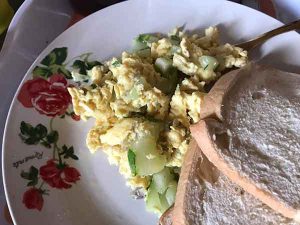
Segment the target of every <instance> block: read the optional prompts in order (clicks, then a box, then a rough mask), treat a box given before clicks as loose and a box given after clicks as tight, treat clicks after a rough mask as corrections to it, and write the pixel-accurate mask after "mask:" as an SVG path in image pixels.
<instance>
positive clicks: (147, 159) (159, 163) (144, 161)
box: [136, 152, 167, 176]
mask: <svg viewBox="0 0 300 225" xmlns="http://www.w3.org/2000/svg"><path fill="white" fill-rule="evenodd" d="M166 163H167V160H166V156H164V155H153V154H148V155H145V154H144V153H141V152H138V153H137V154H136V171H137V174H138V175H140V176H148V175H152V174H154V173H157V172H159V171H161V170H162V169H163V168H164V166H165V165H166Z"/></svg>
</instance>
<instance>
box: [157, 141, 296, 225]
mask: <svg viewBox="0 0 300 225" xmlns="http://www.w3.org/2000/svg"><path fill="white" fill-rule="evenodd" d="M172 218H173V223H172V225H241V224H247V225H261V224H268V225H275V224H276V225H283V224H289V225H294V224H295V223H294V222H292V221H291V219H288V218H285V217H283V216H281V215H280V214H279V213H276V212H275V211H273V210H272V209H271V208H269V207H268V206H266V205H265V204H263V203H262V202H261V201H259V200H257V199H256V198H254V197H253V196H252V195H250V194H248V193H247V192H244V191H243V189H242V188H240V187H239V186H237V185H235V184H234V183H232V182H231V181H230V180H229V179H228V178H227V177H226V176H224V175H222V174H221V173H219V171H218V170H217V168H216V167H214V166H213V165H212V163H210V161H208V159H207V158H206V157H205V155H204V154H202V152H201V150H200V149H199V148H198V146H197V143H196V142H195V141H194V140H193V141H192V142H191V144H190V147H189V150H188V152H187V153H186V156H185V159H184V162H183V166H182V171H181V175H180V179H179V185H178V189H177V195H176V201H175V206H174V209H173V217H172ZM161 225H167V224H164V223H161ZM168 225H169V224H168Z"/></svg>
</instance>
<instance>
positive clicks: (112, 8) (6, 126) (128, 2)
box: [1, 0, 300, 224]
mask: <svg viewBox="0 0 300 225" xmlns="http://www.w3.org/2000/svg"><path fill="white" fill-rule="evenodd" d="M140 1H144V0H130V1H124V2H119V3H116V4H114V5H111V6H109V7H106V8H104V9H101V10H98V11H96V12H95V13H93V14H91V15H89V16H87V17H85V18H83V19H82V20H80V21H79V22H77V23H75V24H74V25H72V26H70V27H69V28H68V29H66V30H65V31H63V32H62V33H61V34H59V35H58V36H57V37H56V38H55V39H54V40H53V41H51V42H50V43H49V44H48V45H47V47H45V48H44V49H43V50H42V51H41V52H40V53H39V55H38V56H37V58H36V59H35V60H34V61H33V63H32V64H31V66H30V67H29V68H28V69H27V71H26V72H25V73H24V76H23V78H22V80H21V82H20V83H19V86H18V88H17V89H16V91H15V94H14V97H13V98H12V101H11V103H10V106H9V110H8V113H7V117H6V120H5V126H4V131H3V137H2V153H1V157H2V158H1V161H2V180H3V186H4V193H5V198H6V201H7V205H8V208H9V211H10V213H11V217H12V220H13V222H14V224H19V223H18V222H20V221H17V220H16V217H15V213H17V212H16V211H15V210H14V209H13V207H12V204H11V201H12V197H11V196H9V194H8V190H7V188H8V187H7V183H6V180H7V179H8V178H7V176H9V175H8V174H7V173H6V170H5V168H6V166H7V163H6V161H5V159H6V153H7V150H5V149H6V148H5V146H6V144H7V142H8V139H7V135H8V127H9V124H10V120H11V116H12V110H13V107H14V106H15V104H16V102H17V100H16V99H17V95H18V93H19V92H20V89H21V87H22V84H24V82H25V80H26V79H27V77H28V74H29V73H30V71H31V70H32V68H33V67H34V66H35V65H36V64H37V63H38V62H39V60H40V59H41V57H42V55H44V54H45V53H47V52H49V49H50V48H49V47H50V46H52V45H53V44H54V43H55V42H57V40H58V39H60V37H61V36H63V35H64V34H65V33H68V32H72V30H73V29H76V27H78V26H81V25H82V24H84V23H87V21H89V20H91V18H93V17H96V16H98V15H99V17H101V14H102V13H104V12H106V11H110V10H114V9H115V8H117V7H128V6H126V5H130V4H136V2H140ZM147 1H159V0H147ZM168 1H170V2H171V1H172V0H168ZM189 1H191V2H194V1H196V0H189ZM210 2H220V3H221V4H228V5H234V6H235V7H236V6H238V7H242V8H246V9H247V10H249V11H252V12H253V13H256V14H261V15H263V16H264V17H266V18H268V19H271V20H272V22H275V23H277V24H278V25H284V24H283V23H282V22H281V21H279V20H277V19H276V18H273V17H271V16H269V15H267V14H265V13H263V12H261V11H258V10H255V9H253V8H250V7H248V6H245V5H241V4H239V3H235V2H231V1H225V0H212V1H210ZM210 2H209V3H208V4H210ZM25 3H26V2H25ZM25 3H24V4H23V5H22V7H23V6H24V7H25V6H26V5H25ZM29 3H31V1H29ZM19 13H20V12H19ZM289 33H295V34H297V35H300V34H298V33H297V32H296V31H290V32H289Z"/></svg>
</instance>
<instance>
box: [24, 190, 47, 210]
mask: <svg viewBox="0 0 300 225" xmlns="http://www.w3.org/2000/svg"><path fill="white" fill-rule="evenodd" d="M23 203H24V204H25V206H26V207H27V208H28V209H37V210H39V211H41V209H42V208H43V204H44V199H43V193H42V191H41V190H40V189H37V188H35V187H33V188H30V189H28V190H27V191H26V192H25V193H24V195H23Z"/></svg>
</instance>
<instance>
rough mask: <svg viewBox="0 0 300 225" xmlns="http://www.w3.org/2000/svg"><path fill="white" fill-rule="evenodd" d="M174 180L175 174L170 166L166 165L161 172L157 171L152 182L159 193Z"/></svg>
mask: <svg viewBox="0 0 300 225" xmlns="http://www.w3.org/2000/svg"><path fill="white" fill-rule="evenodd" d="M173 180H174V175H173V174H172V173H171V172H170V168H168V167H165V168H164V169H163V170H162V171H160V172H159V173H156V174H154V175H153V177H152V183H153V185H154V187H155V189H156V190H157V191H158V193H160V194H163V193H164V192H165V191H166V190H167V188H168V186H169V184H170V183H171V181H173Z"/></svg>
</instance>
